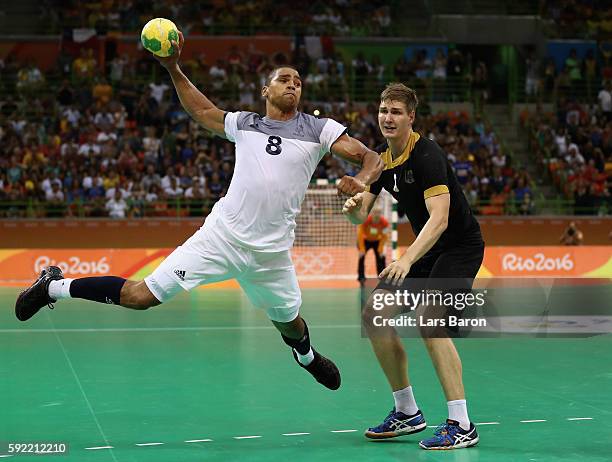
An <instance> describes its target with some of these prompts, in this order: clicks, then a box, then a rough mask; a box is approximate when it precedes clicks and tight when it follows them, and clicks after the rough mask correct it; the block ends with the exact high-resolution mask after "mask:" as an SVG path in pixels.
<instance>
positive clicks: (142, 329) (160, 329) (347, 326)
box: [0, 324, 361, 334]
mask: <svg viewBox="0 0 612 462" xmlns="http://www.w3.org/2000/svg"><path fill="white" fill-rule="evenodd" d="M308 327H309V328H310V329H357V328H359V327H361V325H359V324H339V325H337V326H308ZM275 329H276V327H274V326H200V327H193V326H191V327H190V326H184V327H109V328H102V329H0V334H51V333H54V332H59V333H66V334H69V333H75V334H80V333H90V332H191V331H194V332H199V331H226V330H275Z"/></svg>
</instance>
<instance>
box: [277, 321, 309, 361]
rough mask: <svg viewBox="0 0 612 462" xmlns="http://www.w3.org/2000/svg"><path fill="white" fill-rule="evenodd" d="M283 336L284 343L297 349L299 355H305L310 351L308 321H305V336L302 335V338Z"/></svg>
mask: <svg viewBox="0 0 612 462" xmlns="http://www.w3.org/2000/svg"><path fill="white" fill-rule="evenodd" d="M281 336H282V337H283V341H284V342H285V343H286V344H287V345H289V346H290V347H291V348H295V351H297V352H298V353H299V354H301V355H305V354H308V352H309V351H310V335H309V334H308V326H307V325H306V321H304V335H302V338H300V339H294V338H289V337H285V336H284V335H283V334H281Z"/></svg>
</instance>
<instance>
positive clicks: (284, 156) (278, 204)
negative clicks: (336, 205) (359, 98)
mask: <svg viewBox="0 0 612 462" xmlns="http://www.w3.org/2000/svg"><path fill="white" fill-rule="evenodd" d="M345 131H346V128H345V127H344V126H342V125H341V124H339V123H338V122H336V121H334V120H332V119H318V118H316V117H313V116H310V115H307V114H304V113H301V112H298V113H297V114H296V116H295V117H294V118H293V119H291V120H287V121H278V120H272V119H269V118H267V117H261V116H260V115H259V114H256V113H253V112H228V113H227V114H226V115H225V135H226V137H227V139H228V140H229V141H232V142H234V143H235V144H236V165H235V166H234V175H233V177H232V181H231V184H230V186H229V189H228V191H227V194H226V195H225V197H223V198H221V199H220V200H219V201H218V202H217V203H216V204H215V206H214V207H213V210H212V212H211V214H215V217H217V218H218V222H219V223H220V227H221V228H224V231H225V234H227V236H228V237H229V238H230V239H231V240H232V241H234V242H236V243H237V244H239V245H241V246H244V247H246V248H249V249H252V250H259V251H268V252H277V251H283V250H287V249H290V248H291V246H292V245H293V240H294V238H295V234H294V229H295V218H296V216H297V214H298V213H299V212H300V206H301V204H302V201H303V199H304V195H305V194H306V189H307V188H308V184H309V183H310V179H311V178H312V175H313V173H314V171H315V168H316V167H317V164H318V163H319V161H320V160H321V158H322V157H323V156H324V155H325V154H326V153H327V152H328V151H329V150H330V147H331V145H332V144H333V143H334V142H335V141H336V140H337V139H338V138H339V137H340V136H341V135H342V134H343V133H344V132H345Z"/></svg>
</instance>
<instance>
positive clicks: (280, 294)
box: [145, 214, 302, 322]
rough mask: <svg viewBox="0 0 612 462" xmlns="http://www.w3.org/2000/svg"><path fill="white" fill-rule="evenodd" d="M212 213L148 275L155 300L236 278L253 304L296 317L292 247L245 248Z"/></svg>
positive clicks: (276, 315)
mask: <svg viewBox="0 0 612 462" xmlns="http://www.w3.org/2000/svg"><path fill="white" fill-rule="evenodd" d="M212 215H214V214H211V216H209V217H208V218H207V220H206V223H205V224H204V226H202V227H201V228H200V229H199V230H198V231H196V233H195V234H194V235H193V236H191V237H190V238H189V239H188V240H187V241H186V242H185V243H184V244H183V245H181V246H179V247H177V248H176V249H175V250H174V251H173V252H172V253H171V254H170V255H168V257H167V258H166V259H165V260H164V261H163V262H162V263H161V264H160V265H159V266H158V267H157V269H156V270H155V271H153V273H152V274H150V275H149V276H147V277H146V278H145V283H146V284H147V287H148V288H149V290H150V291H151V292H152V293H153V295H155V298H157V299H158V300H159V301H160V302H165V301H167V300H169V299H170V298H171V297H173V296H174V295H176V294H177V293H178V292H180V291H181V289H184V290H187V291H188V290H191V289H193V288H194V287H197V286H199V285H202V284H210V283H213V282H220V281H225V280H228V279H236V280H237V281H238V283H239V284H240V286H241V287H242V289H243V290H244V292H245V293H246V295H247V297H248V298H249V300H250V301H251V303H252V304H253V305H255V307H257V308H261V309H264V310H266V313H267V314H268V317H269V318H270V319H271V320H272V321H277V322H289V321H293V320H294V319H295V318H296V317H297V315H298V313H299V309H300V305H301V304H302V296H301V293H300V287H299V285H298V281H297V275H296V273H295V268H294V267H293V262H292V261H291V256H290V254H289V251H288V250H284V251H281V252H259V251H253V250H250V249H246V248H244V247H240V246H238V245H236V244H234V243H232V242H230V241H229V240H228V239H227V238H226V237H225V236H224V235H223V231H222V230H219V227H218V224H217V222H216V221H217V220H216V218H215V217H214V216H212Z"/></svg>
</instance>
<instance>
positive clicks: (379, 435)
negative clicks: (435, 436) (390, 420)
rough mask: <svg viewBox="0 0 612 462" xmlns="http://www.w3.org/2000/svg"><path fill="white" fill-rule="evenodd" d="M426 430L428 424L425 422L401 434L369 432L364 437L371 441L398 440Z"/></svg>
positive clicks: (400, 432)
mask: <svg viewBox="0 0 612 462" xmlns="http://www.w3.org/2000/svg"><path fill="white" fill-rule="evenodd" d="M426 428H427V423H426V422H423V423H422V424H418V425H415V426H414V427H410V429H409V430H402V431H399V432H382V433H375V432H371V431H369V430H367V431H366V432H365V433H364V436H365V437H366V438H369V439H371V440H388V439H391V438H398V437H400V436H408V435H414V434H415V433H419V432H422V431H423V430H425V429H426Z"/></svg>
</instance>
